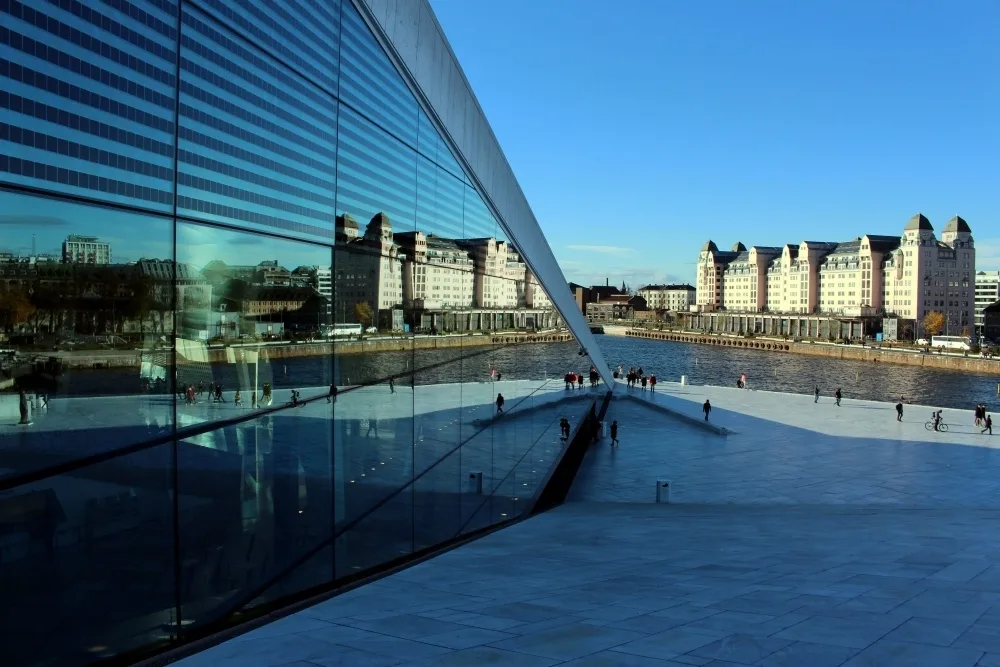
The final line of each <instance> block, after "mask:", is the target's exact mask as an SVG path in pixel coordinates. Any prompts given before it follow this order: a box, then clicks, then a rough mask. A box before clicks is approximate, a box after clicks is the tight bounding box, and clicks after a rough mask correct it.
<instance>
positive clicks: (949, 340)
mask: <svg viewBox="0 0 1000 667" xmlns="http://www.w3.org/2000/svg"><path fill="white" fill-rule="evenodd" d="M931 347H943V348H946V349H949V350H964V351H966V352H968V351H969V350H971V349H972V339H971V338H969V337H968V336H931Z"/></svg>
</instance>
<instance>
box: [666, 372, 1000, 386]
mask: <svg viewBox="0 0 1000 667" xmlns="http://www.w3.org/2000/svg"><path fill="white" fill-rule="evenodd" d="M687 383H688V376H687V375H682V376H681V386H682V387H686V386H687ZM998 386H1000V385H998Z"/></svg>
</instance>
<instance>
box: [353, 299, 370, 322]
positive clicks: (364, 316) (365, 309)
mask: <svg viewBox="0 0 1000 667" xmlns="http://www.w3.org/2000/svg"><path fill="white" fill-rule="evenodd" d="M374 316H375V313H374V312H372V307H371V306H370V305H369V304H368V303H367V302H365V301H362V302H360V303H356V304H354V317H355V318H356V319H357V320H358V322H360V323H361V326H364V327H369V326H371V323H372V318H374Z"/></svg>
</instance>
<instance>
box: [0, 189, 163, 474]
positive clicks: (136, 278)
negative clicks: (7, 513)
mask: <svg viewBox="0 0 1000 667" xmlns="http://www.w3.org/2000/svg"><path fill="white" fill-rule="evenodd" d="M0 228H2V230H3V233H2V237H0V337H2V340H3V341H4V342H3V343H0V347H2V348H3V352H2V353H0V355H2V356H0V411H2V415H3V417H2V421H0V434H2V439H3V441H4V445H3V446H0V476H9V475H12V474H17V473H23V472H26V471H29V470H37V469H39V468H44V467H46V466H48V465H53V464H55V463H58V462H60V461H66V460H71V459H75V458H79V457H82V456H87V455H90V454H96V453H99V452H106V451H110V450H114V449H117V448H120V447H125V446H127V445H132V444H136V443H140V442H144V441H147V440H149V439H151V438H157V437H164V438H166V437H169V435H170V433H171V429H172V426H173V401H172V400H171V394H172V385H173V373H172V372H171V371H170V369H171V367H172V365H173V354H172V350H171V347H170V341H171V339H172V335H173V316H172V315H173V302H174V288H173V281H174V277H175V275H174V274H175V270H176V267H175V265H174V261H173V259H174V257H173V255H174V253H173V244H172V236H173V233H172V224H171V222H170V221H169V220H167V219H164V218H158V217H153V216H148V215H139V214H136V213H130V212H127V211H121V210H116V209H108V208H103V207H98V206H86V205H82V204H76V203H72V202H68V201H64V200H58V199H47V198H41V197H34V196H29V195H25V194H15V193H12V192H8V191H0ZM21 392H23V394H21ZM22 403H23V407H24V411H25V413H24V414H23V415H22V414H21V408H22ZM18 422H22V425H20V426H18V425H17V424H18ZM29 422H30V423H31V424H32V425H31V426H27V423H29Z"/></svg>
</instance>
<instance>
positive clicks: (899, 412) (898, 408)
mask: <svg viewBox="0 0 1000 667" xmlns="http://www.w3.org/2000/svg"><path fill="white" fill-rule="evenodd" d="M896 421H898V422H901V421H903V403H902V401H900V402H899V403H896Z"/></svg>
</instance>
